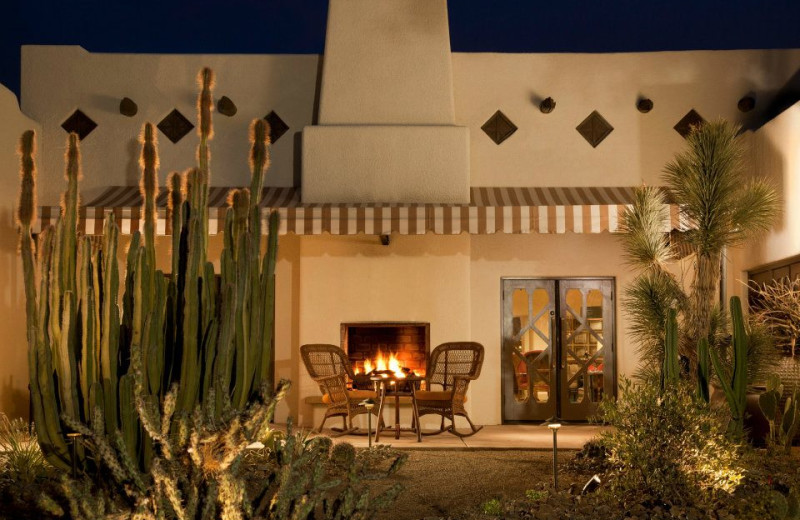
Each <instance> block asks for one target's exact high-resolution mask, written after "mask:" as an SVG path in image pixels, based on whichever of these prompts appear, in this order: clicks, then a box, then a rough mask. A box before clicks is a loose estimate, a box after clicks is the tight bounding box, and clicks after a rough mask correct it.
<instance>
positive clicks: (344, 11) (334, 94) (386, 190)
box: [301, 0, 469, 203]
mask: <svg viewBox="0 0 800 520" xmlns="http://www.w3.org/2000/svg"><path fill="white" fill-rule="evenodd" d="M301 193H302V199H303V202H304V203H339V202H350V203H367V202H405V203H468V202H469V130H468V129H467V128H465V127H459V126H455V115H454V108H453V75H452V64H451V53H450V34H449V29H448V25H447V2H446V0H331V1H330V5H329V10H328V31H327V35H326V40H325V56H324V62H323V69H322V84H321V92H320V105H319V124H318V125H316V126H308V127H306V128H305V129H304V130H303V170H302V187H301Z"/></svg>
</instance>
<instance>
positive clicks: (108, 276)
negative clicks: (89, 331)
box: [100, 213, 120, 433]
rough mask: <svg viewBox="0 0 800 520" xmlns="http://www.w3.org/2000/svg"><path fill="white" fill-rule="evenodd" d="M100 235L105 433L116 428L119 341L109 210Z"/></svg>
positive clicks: (113, 228)
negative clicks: (101, 244)
mask: <svg viewBox="0 0 800 520" xmlns="http://www.w3.org/2000/svg"><path fill="white" fill-rule="evenodd" d="M103 231H104V235H103V242H104V244H103V272H104V276H103V280H102V283H103V298H102V302H103V311H102V325H101V326H102V334H101V347H100V381H101V388H102V392H103V405H104V410H105V414H104V416H105V421H106V428H108V429H107V432H109V433H110V432H113V431H115V430H116V428H117V420H118V416H119V413H118V408H117V382H118V366H117V365H118V357H119V341H120V323H119V305H118V303H117V301H118V294H119V267H118V264H117V237H118V233H119V228H117V224H116V222H115V219H114V214H113V213H110V214H109V215H108V216H107V217H106V220H105V226H104V230H103Z"/></svg>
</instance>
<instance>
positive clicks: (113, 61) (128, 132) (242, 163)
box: [21, 45, 320, 204]
mask: <svg viewBox="0 0 800 520" xmlns="http://www.w3.org/2000/svg"><path fill="white" fill-rule="evenodd" d="M319 60H320V57H319V56H316V55H234V56H229V55H219V54H215V55H201V54H198V55H163V54H161V55H154V54H97V53H89V52H87V51H85V50H83V49H82V48H80V47H75V46H36V45H29V46H23V48H22V77H21V79H22V87H21V91H22V100H21V103H22V110H23V112H24V113H25V114H26V115H28V116H29V117H31V118H33V119H35V120H36V121H38V122H40V123H41V125H42V132H43V133H42V136H41V139H40V157H41V160H40V167H41V170H42V177H43V178H44V179H47V180H50V181H54V182H51V183H43V184H42V186H41V187H40V198H41V201H42V203H43V204H53V203H57V201H58V194H59V190H60V189H61V184H60V182H58V181H59V180H60V178H61V177H60V176H61V175H62V171H63V155H64V147H65V142H66V132H65V131H64V129H63V128H61V123H63V122H64V121H65V120H66V119H67V118H68V117H69V116H70V115H71V114H72V113H73V111H74V110H75V109H76V108H80V109H81V110H82V111H83V112H84V113H86V115H88V116H89V117H90V118H92V120H94V121H95V123H97V125H98V126H97V128H95V130H94V131H93V132H92V133H91V134H89V136H87V137H86V138H85V139H84V140H83V141H82V142H81V148H82V152H83V172H84V181H83V190H82V191H83V196H84V199H85V200H89V199H91V198H93V197H94V196H96V194H97V192H98V191H100V190H102V188H103V187H107V186H114V185H118V186H124V185H136V184H137V183H138V180H139V168H138V161H139V159H138V157H139V153H140V152H139V145H138V143H137V138H138V135H139V132H140V131H141V129H142V125H143V124H144V123H145V122H148V121H149V122H151V123H153V124H157V123H158V122H160V121H161V120H162V119H163V118H164V117H165V116H166V115H167V114H169V113H170V112H171V111H172V109H173V108H177V109H178V110H179V111H180V112H181V113H182V114H183V115H184V116H185V117H186V118H187V119H189V120H190V121H191V122H192V123H193V124H195V125H196V119H197V109H196V108H195V103H196V100H197V86H196V76H197V73H198V72H199V71H200V69H201V68H202V67H205V66H208V67H211V68H212V70H214V72H215V73H216V89H215V100H216V99H219V98H220V97H222V96H228V97H229V98H231V99H232V100H233V102H234V103H236V106H237V107H238V112H237V113H236V115H235V116H233V117H226V116H223V115H220V114H219V113H216V112H215V113H214V128H215V138H214V141H213V142H212V159H211V170H212V176H211V184H212V185H214V186H244V185H247V184H249V182H250V173H249V169H248V163H247V160H248V159H247V158H248V151H249V148H250V144H249V141H248V128H249V124H250V122H251V121H252V120H253V119H256V118H262V117H264V116H265V115H267V114H268V113H269V112H270V111H272V110H274V111H275V112H276V113H277V114H278V115H279V116H280V117H281V119H283V121H284V122H285V123H286V124H287V125H289V131H288V132H287V133H286V134H284V135H283V137H281V138H280V140H279V141H278V142H277V143H275V144H274V145H273V147H272V168H271V170H270V174H269V176H268V178H267V183H268V184H269V185H272V186H292V185H294V184H295V178H294V177H295V173H296V172H297V173H298V174H299V169H298V167H299V164H296V163H299V158H298V157H295V133H298V132H300V130H301V129H302V128H303V127H304V126H306V125H309V124H311V122H312V116H313V112H314V96H315V93H316V80H317V69H318V66H319ZM126 96H127V97H129V98H131V99H133V100H134V101H135V102H136V103H137V104H138V106H139V111H138V113H137V114H136V115H135V116H134V117H130V118H129V117H125V116H123V115H121V114H120V113H119V102H120V100H121V99H122V98H123V97H126ZM157 136H158V140H159V144H160V147H159V154H160V159H161V173H160V175H159V180H160V182H161V183H162V184H163V183H164V182H165V179H166V176H167V174H168V173H169V172H170V171H174V170H180V171H183V170H185V169H186V168H188V167H191V166H193V165H194V164H195V150H196V147H197V134H196V132H195V130H193V131H192V132H191V133H190V134H188V135H186V136H185V137H184V138H183V139H181V140H180V141H179V142H178V143H176V144H173V143H172V142H170V140H169V139H167V138H166V136H164V135H163V134H162V133H161V132H158V133H157ZM298 152H299V150H298Z"/></svg>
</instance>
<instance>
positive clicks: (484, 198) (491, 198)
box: [37, 186, 685, 235]
mask: <svg viewBox="0 0 800 520" xmlns="http://www.w3.org/2000/svg"><path fill="white" fill-rule="evenodd" d="M230 189H231V188H226V187H212V188H210V189H209V226H208V227H209V232H210V233H212V234H216V233H217V232H218V231H221V230H222V229H223V227H224V222H225V214H226V212H227V196H228V191H229V190H230ZM634 190H635V188H633V187H578V188H507V187H498V188H495V187H473V188H471V189H470V203H469V204H463V205H454V204H381V203H376V204H302V203H301V202H300V193H299V191H298V190H296V189H295V188H280V187H267V188H264V190H263V192H262V194H261V201H260V206H261V207H262V208H263V211H264V216H265V218H266V215H267V213H268V212H269V211H270V210H273V209H274V210H277V211H278V212H279V213H280V216H281V223H280V234H286V233H289V232H291V233H296V234H298V235H319V234H322V233H330V234H332V235H356V234H359V233H364V234H368V235H384V234H391V233H399V234H402V235H421V234H425V233H428V232H432V233H436V234H440V235H455V234H459V233H469V234H478V235H484V234H493V233H508V234H526V233H566V232H572V233H602V232H604V231H608V232H612V233H614V232H616V231H617V230H618V227H619V218H620V216H621V215H622V212H623V211H624V210H625V208H626V206H627V205H629V204H630V203H631V202H632V201H633V193H634ZM166 202H167V192H166V190H165V189H162V191H161V193H160V194H159V197H158V199H157V206H158V225H157V231H156V232H157V233H158V234H159V235H169V234H171V232H172V230H171V229H170V227H171V226H170V219H169V215H168V210H167V208H166V205H167V204H166ZM141 204H142V199H141V195H140V194H139V188H138V186H114V187H110V188H107V189H106V190H105V191H104V192H103V193H102V194H100V195H99V196H98V197H95V198H94V199H93V200H91V201H90V202H89V203H88V204H86V205H84V206H82V207H81V209H80V215H79V217H80V222H79V226H80V230H81V231H83V232H84V233H86V234H89V235H94V234H101V233H102V230H103V220H104V218H105V215H106V214H107V213H109V212H113V213H114V215H115V217H116V220H117V222H118V224H119V226H120V231H121V232H122V233H123V234H130V233H131V232H133V231H135V230H137V229H141V227H142V225H143V221H142V219H141ZM59 212H60V208H59V207H58V206H55V207H52V206H42V207H40V208H39V219H38V221H37V227H38V228H39V229H41V228H43V227H45V226H47V225H49V224H52V223H54V222H55V219H56V217H57V216H58V214H59ZM668 214H669V220H668V221H665V222H664V230H665V231H668V230H670V229H684V228H685V226H683V225H682V223H681V222H680V216H679V211H678V208H677V206H674V205H670V206H669V212H668ZM263 229H266V226H264V227H263Z"/></svg>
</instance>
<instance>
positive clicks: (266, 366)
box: [259, 211, 279, 391]
mask: <svg viewBox="0 0 800 520" xmlns="http://www.w3.org/2000/svg"><path fill="white" fill-rule="evenodd" d="M278 224H279V215H278V212H277V211H272V212H271V213H270V215H269V235H268V238H267V251H266V253H265V255H264V269H263V273H262V277H263V278H264V283H263V285H264V297H263V298H264V308H263V311H264V314H263V317H262V322H263V323H264V336H263V342H262V345H261V360H260V361H261V363H260V367H259V371H260V372H261V377H260V381H261V383H262V384H263V383H266V384H267V386H268V388H269V389H270V391H271V390H272V387H273V385H274V381H273V375H272V369H271V367H272V364H273V362H274V355H275V352H274V349H275V347H274V344H273V342H274V335H275V265H276V263H277V258H278Z"/></svg>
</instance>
